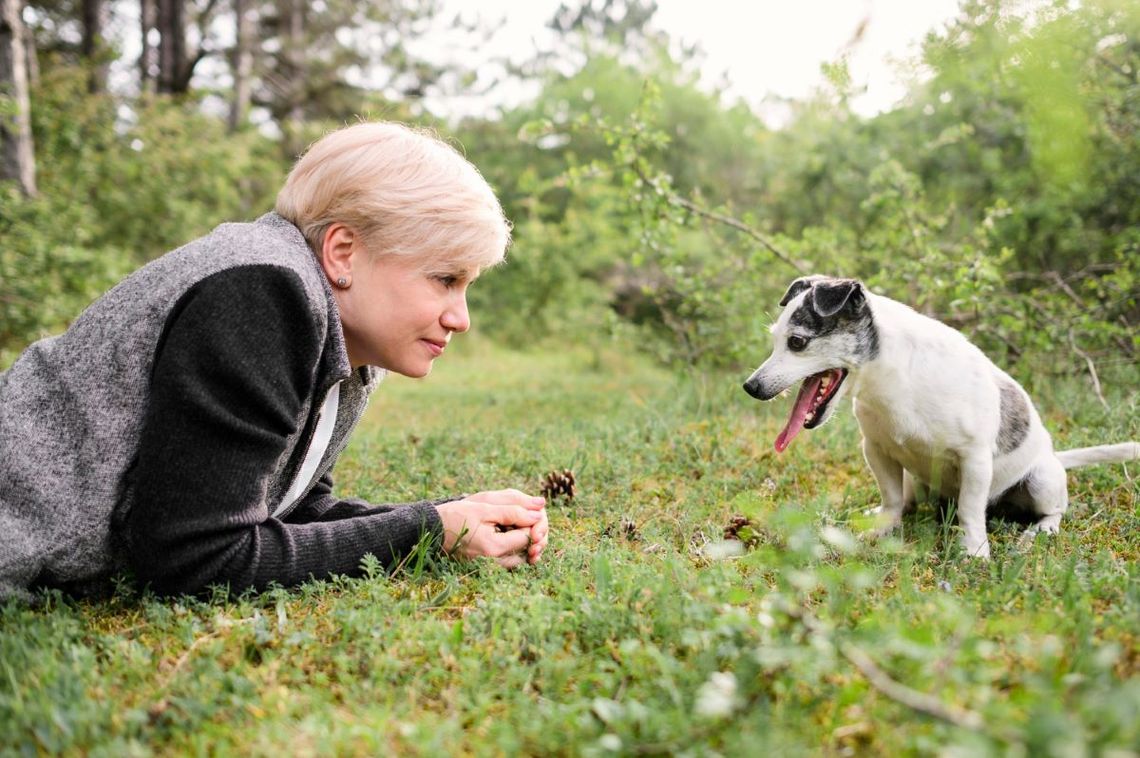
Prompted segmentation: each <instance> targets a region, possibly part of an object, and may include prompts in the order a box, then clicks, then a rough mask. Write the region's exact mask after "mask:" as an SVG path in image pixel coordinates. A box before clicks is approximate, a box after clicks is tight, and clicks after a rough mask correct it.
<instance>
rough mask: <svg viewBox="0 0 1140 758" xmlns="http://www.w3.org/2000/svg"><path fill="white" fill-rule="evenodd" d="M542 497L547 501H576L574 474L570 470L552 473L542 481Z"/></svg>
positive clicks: (565, 469)
mask: <svg viewBox="0 0 1140 758" xmlns="http://www.w3.org/2000/svg"><path fill="white" fill-rule="evenodd" d="M542 496H543V497H545V498H546V499H547V501H552V500H557V499H558V498H560V497H565V498H566V499H567V500H573V499H574V472H573V471H571V470H570V469H568V468H564V469H562V470H561V471H551V472H550V473H549V474H547V475H546V476H545V477H543V479H542Z"/></svg>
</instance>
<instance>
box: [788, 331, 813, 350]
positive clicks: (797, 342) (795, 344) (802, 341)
mask: <svg viewBox="0 0 1140 758" xmlns="http://www.w3.org/2000/svg"><path fill="white" fill-rule="evenodd" d="M807 345H808V339H807V337H801V336H800V335H798V334H793V335H792V336H791V337H788V349H789V350H791V351H792V352H793V353H798V352H799V351H801V350H803V349H804V348H805V347H807Z"/></svg>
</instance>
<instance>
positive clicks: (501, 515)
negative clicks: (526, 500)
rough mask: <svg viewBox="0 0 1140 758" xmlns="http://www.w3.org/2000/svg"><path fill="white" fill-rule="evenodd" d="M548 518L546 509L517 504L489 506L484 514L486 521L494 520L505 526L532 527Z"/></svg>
mask: <svg viewBox="0 0 1140 758" xmlns="http://www.w3.org/2000/svg"><path fill="white" fill-rule="evenodd" d="M544 518H546V513H545V512H544V511H532V510H529V509H527V508H522V507H520V506H517V505H497V506H489V507H488V509H487V513H486V515H485V516H484V520H485V521H494V522H495V523H496V524H502V525H503V526H515V527H520V526H521V527H527V528H529V527H532V526H534V525H535V524H537V523H538V522H539V521H541V520H542V519H544Z"/></svg>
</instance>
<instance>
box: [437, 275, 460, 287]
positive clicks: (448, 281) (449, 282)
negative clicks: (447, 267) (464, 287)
mask: <svg viewBox="0 0 1140 758" xmlns="http://www.w3.org/2000/svg"><path fill="white" fill-rule="evenodd" d="M436 280H437V281H439V282H442V283H443V286H445V287H452V286H454V285H455V283H456V282H458V281H459V277H457V276H453V275H451V274H440V275H438V276H436Z"/></svg>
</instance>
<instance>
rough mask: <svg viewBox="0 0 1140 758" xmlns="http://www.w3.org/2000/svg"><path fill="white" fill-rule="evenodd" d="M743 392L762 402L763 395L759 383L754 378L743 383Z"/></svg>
mask: <svg viewBox="0 0 1140 758" xmlns="http://www.w3.org/2000/svg"><path fill="white" fill-rule="evenodd" d="M744 391H745V392H747V393H748V394H749V395H751V396H752V397H754V398H756V399H757V400H764V399H765V397H764V393H763V391H762V390H761V389H760V382H759V380H757V379H756V378H755V377H753V378H751V379H749V380H748V381H747V382H745V383H744Z"/></svg>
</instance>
